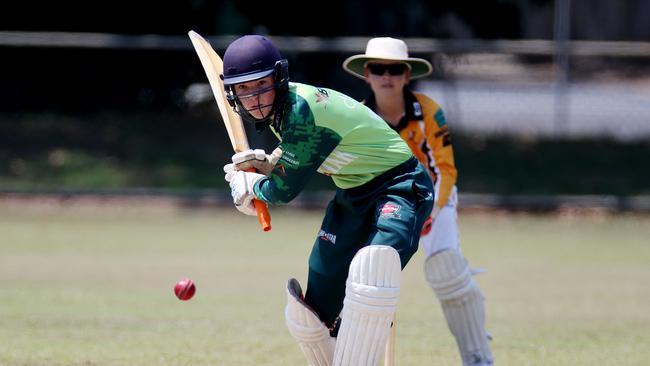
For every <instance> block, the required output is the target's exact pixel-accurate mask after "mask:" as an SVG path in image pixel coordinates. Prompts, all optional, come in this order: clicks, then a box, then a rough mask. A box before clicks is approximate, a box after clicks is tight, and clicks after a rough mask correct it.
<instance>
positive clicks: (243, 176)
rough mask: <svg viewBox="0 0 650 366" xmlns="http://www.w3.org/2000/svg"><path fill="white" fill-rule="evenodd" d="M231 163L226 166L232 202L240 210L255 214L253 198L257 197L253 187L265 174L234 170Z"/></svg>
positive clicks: (247, 213) (225, 170)
mask: <svg viewBox="0 0 650 366" xmlns="http://www.w3.org/2000/svg"><path fill="white" fill-rule="evenodd" d="M229 165H230V164H228V165H226V166H225V167H224V172H225V173H226V177H225V178H226V181H227V182H229V183H230V195H231V196H232V202H233V203H234V204H235V207H236V208H237V210H239V211H240V212H242V213H244V214H246V215H251V216H255V215H257V211H256V210H255V206H254V205H253V200H254V199H256V198H257V197H256V196H255V193H254V192H253V187H255V183H257V181H258V180H260V179H262V178H264V177H265V176H264V175H262V174H258V173H249V172H244V171H241V170H232V166H229Z"/></svg>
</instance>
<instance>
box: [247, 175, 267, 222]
mask: <svg viewBox="0 0 650 366" xmlns="http://www.w3.org/2000/svg"><path fill="white" fill-rule="evenodd" d="M247 172H256V170H255V168H250V169H248V170H247ZM253 205H254V206H255V210H257V219H258V220H259V221H260V225H262V230H264V231H270V230H271V214H269V208H268V207H267V206H266V203H265V202H264V201H260V200H253Z"/></svg>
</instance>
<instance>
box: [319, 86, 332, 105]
mask: <svg viewBox="0 0 650 366" xmlns="http://www.w3.org/2000/svg"><path fill="white" fill-rule="evenodd" d="M329 100H330V96H329V94H327V90H325V89H323V88H318V92H317V93H316V103H320V102H325V103H327V102H328V101H329Z"/></svg>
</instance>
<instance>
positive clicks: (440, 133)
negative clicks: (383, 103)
mask: <svg viewBox="0 0 650 366" xmlns="http://www.w3.org/2000/svg"><path fill="white" fill-rule="evenodd" d="M365 103H366V105H367V106H368V107H369V108H370V109H372V110H373V111H376V102H375V96H374V95H371V96H370V97H369V98H368V99H367V100H366V101H365ZM404 106H405V109H406V111H405V114H404V116H403V117H402V119H401V120H400V122H399V124H398V125H397V126H393V129H395V130H396V131H397V132H398V133H399V134H400V136H401V137H402V138H403V139H404V140H405V141H406V143H407V144H408V145H409V147H410V148H411V150H412V151H413V154H414V155H415V157H416V158H418V160H420V162H421V163H422V164H423V165H424V166H426V167H427V168H428V170H429V174H430V175H431V178H432V179H433V184H434V187H435V190H436V205H437V206H438V207H440V208H442V207H444V206H445V205H446V204H447V200H448V199H449V195H450V194H451V192H452V189H453V187H454V185H455V184H456V178H457V176H458V172H457V170H456V165H455V163H454V151H453V149H452V146H451V137H450V135H449V127H448V126H447V121H446V120H445V115H444V113H443V111H442V109H441V108H440V106H439V105H438V103H436V102H435V101H433V100H432V99H431V98H429V97H427V96H426V95H424V94H420V93H414V92H412V91H410V90H408V89H407V88H404Z"/></svg>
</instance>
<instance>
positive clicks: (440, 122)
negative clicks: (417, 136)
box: [425, 105, 458, 208]
mask: <svg viewBox="0 0 650 366" xmlns="http://www.w3.org/2000/svg"><path fill="white" fill-rule="evenodd" d="M427 112H428V114H427V115H426V116H425V134H426V139H427V142H428V143H429V146H431V147H432V150H433V157H434V159H435V162H436V167H437V169H438V170H439V172H438V181H437V182H436V184H435V189H436V203H435V204H436V205H437V206H438V207H440V208H442V207H444V206H445V205H446V204H447V200H449V195H450V194H451V191H452V189H453V187H454V185H455V184H456V179H457V177H458V171H457V170H456V164H455V162H454V151H453V148H452V146H451V136H450V134H449V126H448V125H447V121H446V119H445V114H444V112H443V111H442V108H440V107H439V106H437V105H435V108H434V110H433V111H427Z"/></svg>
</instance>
